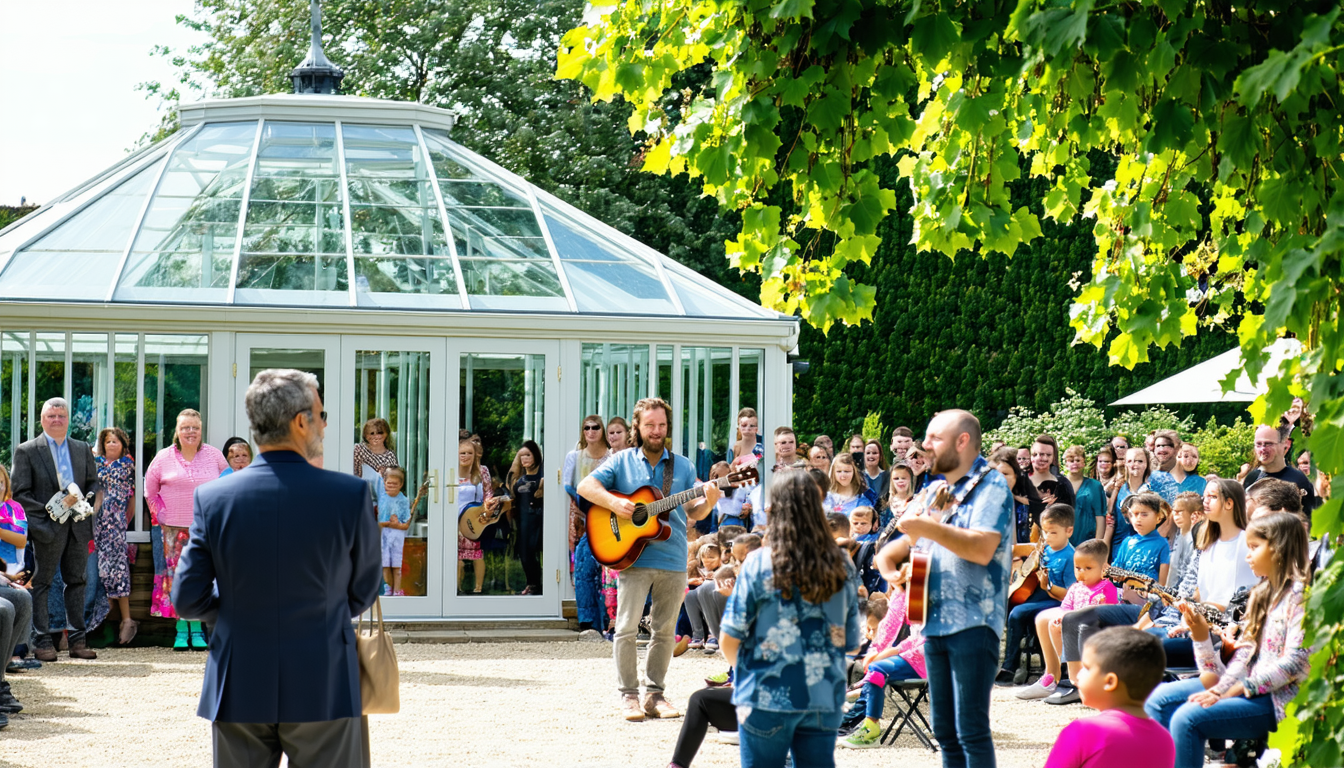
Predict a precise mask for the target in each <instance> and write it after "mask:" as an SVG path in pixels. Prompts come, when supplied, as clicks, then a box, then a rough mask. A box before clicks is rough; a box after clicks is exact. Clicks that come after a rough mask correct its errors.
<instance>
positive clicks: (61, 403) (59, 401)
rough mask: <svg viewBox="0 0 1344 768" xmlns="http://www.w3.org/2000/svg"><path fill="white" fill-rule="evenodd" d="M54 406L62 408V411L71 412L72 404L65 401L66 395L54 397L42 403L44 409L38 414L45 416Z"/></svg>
mask: <svg viewBox="0 0 1344 768" xmlns="http://www.w3.org/2000/svg"><path fill="white" fill-rule="evenodd" d="M53 408H60V409H61V410H62V411H65V412H66V413H69V412H70V404H69V403H67V402H66V401H65V398H64V397H53V398H51V399H50V400H48V401H46V402H45V403H43V404H42V410H41V411H40V412H39V413H38V415H39V416H45V415H46V413H47V411H49V410H51V409H53Z"/></svg>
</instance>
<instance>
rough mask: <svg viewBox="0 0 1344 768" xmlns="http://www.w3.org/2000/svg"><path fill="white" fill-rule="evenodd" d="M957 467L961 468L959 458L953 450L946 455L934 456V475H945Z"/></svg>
mask: <svg viewBox="0 0 1344 768" xmlns="http://www.w3.org/2000/svg"><path fill="white" fill-rule="evenodd" d="M959 466H961V457H960V456H958V455H957V453H956V451H955V450H950V451H948V452H947V453H940V454H934V457H933V472H934V474H937V475H945V474H947V473H948V472H951V471H952V470H954V469H956V468H957V467H959Z"/></svg>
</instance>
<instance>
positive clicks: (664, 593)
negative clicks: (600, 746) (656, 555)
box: [612, 568, 686, 694]
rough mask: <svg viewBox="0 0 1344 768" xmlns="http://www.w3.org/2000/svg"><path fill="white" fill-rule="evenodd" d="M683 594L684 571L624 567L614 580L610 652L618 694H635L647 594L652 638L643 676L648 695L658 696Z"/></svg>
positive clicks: (670, 657) (673, 642) (672, 644)
mask: <svg viewBox="0 0 1344 768" xmlns="http://www.w3.org/2000/svg"><path fill="white" fill-rule="evenodd" d="M685 594H686V572H685V571H660V570H657V569H655V568H626V569H625V570H624V571H621V572H620V574H619V575H618V576H617V577H616V636H615V642H614V643H613V644H612V645H613V646H614V649H613V651H612V653H613V655H614V656H615V657H616V675H617V677H618V678H619V682H620V690H621V693H622V694H637V693H639V644H638V635H639V620H640V618H641V617H642V616H643V615H644V602H645V600H647V599H648V598H649V596H650V595H652V597H653V607H652V610H651V612H650V614H649V619H650V622H649V623H650V624H651V625H652V629H653V637H652V639H651V640H649V650H648V658H647V659H646V660H645V672H644V673H645V675H646V676H647V678H648V684H647V688H648V690H649V692H650V693H653V692H657V693H662V691H663V682H664V680H665V679H666V678H667V667H668V665H669V664H671V663H672V650H673V647H674V646H676V644H677V639H676V637H675V635H676V632H677V617H678V616H680V615H681V601H682V598H683V597H684V596H685Z"/></svg>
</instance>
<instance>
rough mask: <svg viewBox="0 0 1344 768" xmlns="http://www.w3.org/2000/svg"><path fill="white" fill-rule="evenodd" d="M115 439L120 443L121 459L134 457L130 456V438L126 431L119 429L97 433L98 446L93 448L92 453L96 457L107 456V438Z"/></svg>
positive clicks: (113, 428)
mask: <svg viewBox="0 0 1344 768" xmlns="http://www.w3.org/2000/svg"><path fill="white" fill-rule="evenodd" d="M109 437H115V438H117V441H118V442H120V443H121V455H122V457H123V458H125V457H128V456H129V457H131V458H134V456H133V455H132V454H131V438H130V436H129V435H127V434H126V430H124V429H122V428H121V427H108V428H106V429H104V430H103V431H102V432H99V433H98V444H97V445H96V446H94V449H93V452H94V453H95V454H96V455H98V456H104V457H105V456H107V438H109Z"/></svg>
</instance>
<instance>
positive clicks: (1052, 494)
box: [1028, 435, 1074, 507]
mask: <svg viewBox="0 0 1344 768" xmlns="http://www.w3.org/2000/svg"><path fill="white" fill-rule="evenodd" d="M1028 478H1029V479H1030V480H1031V484H1032V485H1034V486H1036V491H1037V492H1038V493H1040V494H1041V500H1042V501H1044V502H1045V505H1046V506H1047V507H1048V506H1050V505H1051V504H1056V503H1058V504H1068V505H1069V506H1070V507H1072V506H1073V505H1074V498H1073V485H1071V484H1070V483H1069V482H1068V481H1067V480H1064V479H1063V478H1061V477H1060V475H1059V443H1057V442H1055V438H1054V437H1052V436H1050V435H1037V436H1036V442H1034V443H1032V444H1031V474H1030V475H1028Z"/></svg>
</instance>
